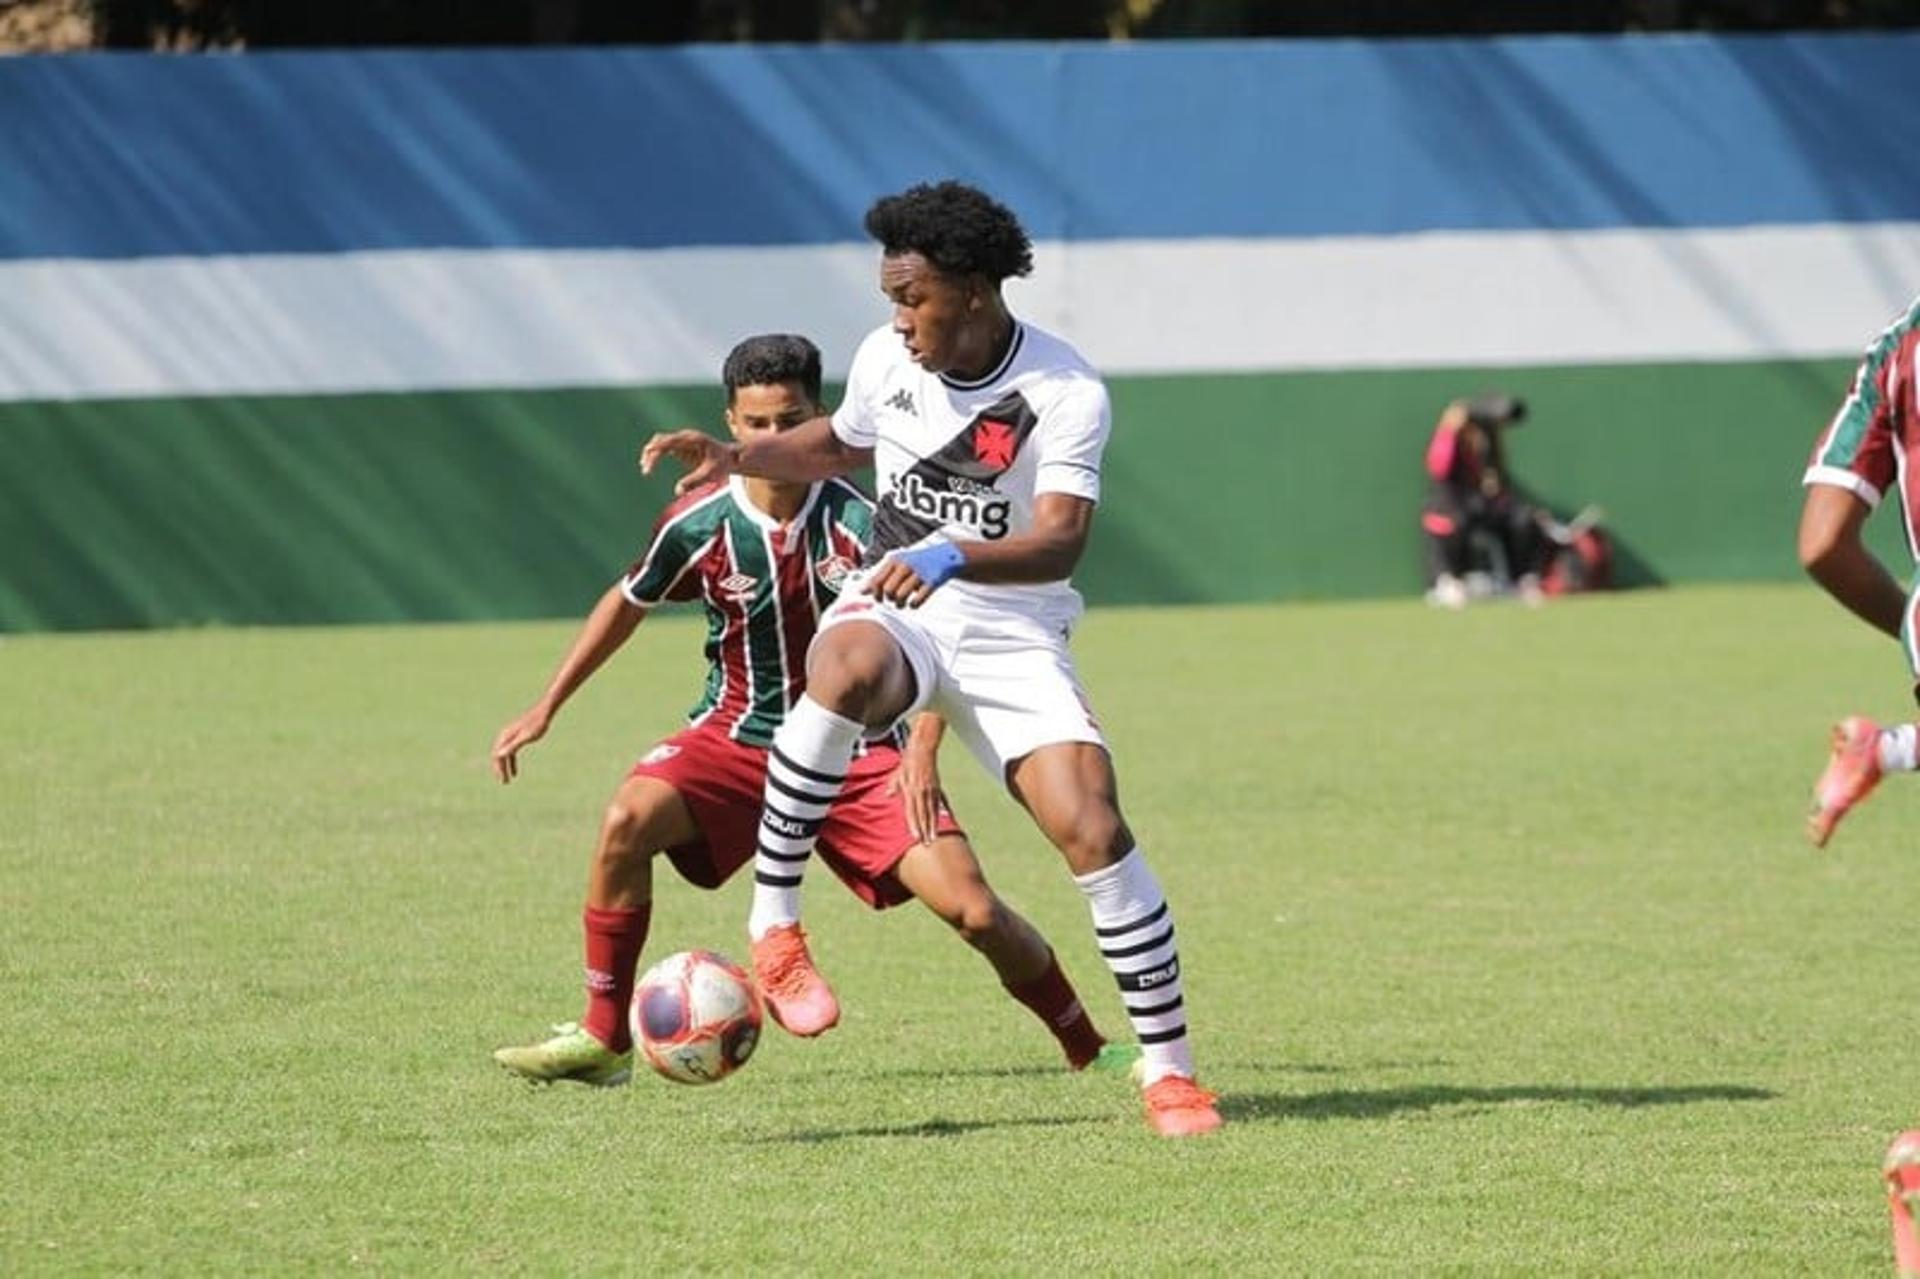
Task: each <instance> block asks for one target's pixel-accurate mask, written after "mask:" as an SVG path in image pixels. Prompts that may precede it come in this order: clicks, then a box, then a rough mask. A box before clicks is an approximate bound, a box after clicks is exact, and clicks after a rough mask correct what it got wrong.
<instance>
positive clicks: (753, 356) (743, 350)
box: [720, 333, 820, 404]
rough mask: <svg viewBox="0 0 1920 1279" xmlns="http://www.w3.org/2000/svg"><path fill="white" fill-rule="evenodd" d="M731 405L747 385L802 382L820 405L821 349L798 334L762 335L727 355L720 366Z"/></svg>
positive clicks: (809, 395) (721, 376)
mask: <svg viewBox="0 0 1920 1279" xmlns="http://www.w3.org/2000/svg"><path fill="white" fill-rule="evenodd" d="M720 380H721V381H722V382H725V383H726V385H727V403H728V404H732V403H733V393H734V392H735V391H738V390H739V389H740V388H741V387H743V386H774V385H777V384H778V383H781V382H798V383H799V384H800V388H801V389H802V390H803V391H805V392H806V393H807V398H808V399H810V400H812V401H813V402H814V403H815V404H818V403H819V402H820V348H819V347H817V346H815V345H814V344H813V343H811V342H809V341H807V339H805V338H803V337H801V336H800V335H799V334H797V333H762V334H759V335H758V336H756V337H750V338H748V339H747V340H746V341H744V342H742V343H740V344H739V345H738V346H736V347H734V348H733V350H731V351H729V352H727V362H726V363H725V364H723V365H721V366H720Z"/></svg>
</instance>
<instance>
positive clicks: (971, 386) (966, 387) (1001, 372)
mask: <svg viewBox="0 0 1920 1279" xmlns="http://www.w3.org/2000/svg"><path fill="white" fill-rule="evenodd" d="M1026 341H1027V326H1026V325H1024V324H1022V323H1020V321H1018V320H1014V322H1013V337H1012V338H1011V339H1009V340H1008V342H1007V353H1006V354H1005V355H1003V356H1001V357H1000V362H999V363H998V364H996V365H994V366H993V371H992V372H990V373H988V374H987V375H986V376H985V377H983V378H975V379H974V380H973V381H971V382H963V381H961V380H960V379H959V378H954V377H948V376H947V375H946V374H944V373H942V374H940V375H939V377H940V380H941V381H942V382H944V383H946V384H947V385H948V386H950V387H952V388H953V389H954V390H956V391H978V390H979V389H980V388H982V387H986V386H992V385H993V384H994V383H995V382H998V381H999V380H1000V379H1001V378H1003V377H1005V376H1006V375H1007V370H1008V369H1010V368H1012V367H1013V360H1014V357H1015V356H1017V355H1019V354H1020V348H1021V347H1022V346H1024V345H1025V344H1026Z"/></svg>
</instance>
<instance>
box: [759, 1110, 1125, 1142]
mask: <svg viewBox="0 0 1920 1279" xmlns="http://www.w3.org/2000/svg"><path fill="white" fill-rule="evenodd" d="M1107 1122H1109V1121H1108V1120H1106V1119H1104V1118H1095V1117H1092V1116H1086V1117H1082V1118H1078V1119H1068V1118H1060V1117H1041V1118H1033V1119H923V1120H921V1121H920V1122H919V1123H917V1124H874V1125H871V1126H869V1127H865V1128H803V1129H801V1130H800V1131H799V1132H789V1133H781V1134H780V1135H778V1136H775V1137H761V1138H759V1139H758V1140H757V1141H756V1142H755V1143H754V1144H756V1145H785V1144H787V1143H791V1142H798V1143H803V1144H806V1143H813V1142H821V1141H844V1140H846V1139H848V1138H850V1137H964V1136H966V1135H967V1134H968V1133H970V1132H984V1131H987V1130H990V1129H994V1128H1065V1127H1068V1126H1070V1125H1073V1124H1102V1123H1107Z"/></svg>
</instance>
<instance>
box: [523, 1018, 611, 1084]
mask: <svg viewBox="0 0 1920 1279" xmlns="http://www.w3.org/2000/svg"><path fill="white" fill-rule="evenodd" d="M493 1059H494V1060H495V1061H497V1062H499V1063H500V1064H501V1065H502V1066H504V1067H506V1068H507V1069H508V1070H510V1071H512V1072H513V1073H514V1074H516V1075H518V1076H520V1077H521V1078H522V1079H531V1080H533V1081H534V1082H535V1083H541V1084H550V1083H552V1082H553V1081H554V1080H556V1079H571V1080H572V1081H573V1082H574V1083H577V1084H590V1085H592V1086H593V1087H595V1088H617V1087H619V1086H620V1085H621V1084H624V1083H626V1082H627V1081H628V1080H629V1079H632V1078H633V1050H632V1049H631V1048H629V1049H628V1050H627V1051H625V1052H623V1053H617V1052H615V1051H613V1049H611V1048H609V1047H607V1046H606V1045H605V1044H603V1043H601V1042H600V1041H599V1040H597V1039H595V1038H594V1037H593V1036H592V1035H590V1034H588V1033H587V1032H586V1031H585V1030H583V1029H581V1028H580V1026H579V1025H578V1024H576V1023H574V1022H566V1023H564V1024H562V1025H559V1026H555V1027H554V1028H553V1037H552V1038H551V1039H543V1040H541V1041H540V1042H539V1043H537V1044H528V1045H526V1046H525V1047H517V1048H496V1049H494V1052H493Z"/></svg>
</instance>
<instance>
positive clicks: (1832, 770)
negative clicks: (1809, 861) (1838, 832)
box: [1807, 715, 1880, 848]
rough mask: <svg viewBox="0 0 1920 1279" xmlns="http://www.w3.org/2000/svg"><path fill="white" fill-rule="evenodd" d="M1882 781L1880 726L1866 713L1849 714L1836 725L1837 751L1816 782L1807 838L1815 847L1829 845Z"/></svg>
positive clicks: (1808, 818) (1834, 727)
mask: <svg viewBox="0 0 1920 1279" xmlns="http://www.w3.org/2000/svg"><path fill="white" fill-rule="evenodd" d="M1879 784H1880V726H1879V725H1878V724H1876V723H1874V722H1873V721H1872V720H1870V719H1868V718H1867V717H1866V716H1864V715H1849V716H1848V717H1847V718H1846V719H1843V720H1841V721H1840V722H1839V723H1838V724H1835V725H1834V726H1833V754H1832V755H1831V756H1830V757H1829V758H1828V760H1827V767H1826V771H1824V772H1822V773H1821V774H1820V780H1819V781H1817V782H1815V783H1814V785H1813V810H1812V811H1811V812H1809V813H1808V814H1807V838H1808V839H1811V840H1812V841H1813V845H1814V847H1815V848H1825V847H1826V846H1827V840H1828V839H1830V838H1832V836H1833V828H1834V827H1835V826H1838V825H1839V824H1840V819H1841V818H1842V817H1845V816H1846V815H1847V811H1848V810H1849V809H1851V808H1852V807H1853V806H1854V805H1855V804H1858V803H1859V802H1860V801H1861V800H1863V799H1865V798H1866V797H1867V796H1869V795H1871V794H1873V788H1874V787H1875V786H1878V785H1879Z"/></svg>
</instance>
